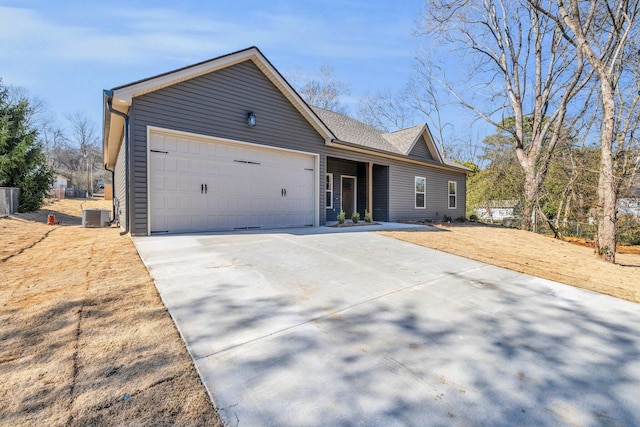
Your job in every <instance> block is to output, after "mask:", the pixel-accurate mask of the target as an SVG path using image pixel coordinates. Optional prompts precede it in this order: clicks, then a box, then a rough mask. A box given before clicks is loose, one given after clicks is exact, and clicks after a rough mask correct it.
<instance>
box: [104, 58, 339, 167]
mask: <svg viewBox="0 0 640 427" xmlns="http://www.w3.org/2000/svg"><path fill="white" fill-rule="evenodd" d="M244 61H252V62H253V63H254V64H255V65H256V66H257V67H258V68H259V69H260V71H261V72H262V73H263V74H264V75H265V76H266V77H267V78H268V79H269V80H270V81H271V82H272V83H273V84H274V85H275V86H276V87H277V88H278V90H280V92H281V93H282V94H283V95H284V96H285V97H286V98H287V100H288V101H289V102H290V103H291V104H292V105H293V106H294V107H295V108H296V109H297V110H298V111H299V112H300V113H301V114H302V116H303V117H304V118H305V119H306V120H307V121H308V122H309V123H310V124H311V125H312V126H313V127H314V128H315V129H316V131H317V132H318V133H319V134H320V135H321V136H322V137H323V138H324V139H325V140H326V141H327V142H330V141H331V140H332V139H335V136H334V135H333V134H332V133H331V131H330V130H329V129H328V128H327V127H326V126H325V124H324V123H323V122H322V121H321V120H320V119H319V118H318V117H317V116H316V115H315V114H314V112H313V111H312V110H311V108H310V107H309V105H307V103H306V102H305V101H304V100H303V99H302V98H301V97H300V95H298V93H297V92H296V91H295V90H294V89H293V88H292V87H291V85H290V84H289V83H288V82H287V81H286V80H285V79H284V77H282V75H281V74H280V73H279V72H278V71H277V70H276V69H275V67H274V66H273V65H272V64H271V63H270V62H269V61H268V60H267V59H266V58H265V56H264V55H263V54H262V52H260V50H259V49H258V48H257V47H255V46H254V47H250V48H248V49H244V50H240V51H238V52H234V53H230V54H228V55H224V56H220V57H217V58H214V59H210V60H208V61H203V62H200V63H197V64H194V65H190V66H188V67H184V68H180V69H177V70H174V71H170V72H167V73H163V74H159V75H157V76H154V77H149V78H146V79H143V80H138V81H136V82H133V83H129V84H126V85H122V86H118V87H115V88H113V89H111V90H110V91H105V112H104V135H103V150H104V161H105V164H106V165H107V166H108V167H112V166H113V165H114V163H115V158H116V156H117V153H118V148H119V146H120V143H121V141H122V138H123V128H124V118H123V117H121V116H119V115H112V114H111V112H110V111H108V106H111V107H112V108H113V109H115V110H117V111H120V112H121V113H124V114H127V113H128V111H129V108H130V106H131V103H132V101H133V98H135V97H138V96H141V95H144V94H148V93H151V92H154V91H157V90H160V89H163V88H166V87H169V86H173V85H175V84H177V83H180V82H184V81H187V80H191V79H193V78H196V77H199V76H203V75H205V74H209V73H213V72H216V71H218V70H221V69H224V68H227V67H230V66H232V65H236V64H239V63H241V62H244Z"/></svg>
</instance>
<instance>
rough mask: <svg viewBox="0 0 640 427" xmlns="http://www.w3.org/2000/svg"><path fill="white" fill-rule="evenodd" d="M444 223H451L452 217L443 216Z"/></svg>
mask: <svg viewBox="0 0 640 427" xmlns="http://www.w3.org/2000/svg"><path fill="white" fill-rule="evenodd" d="M442 222H451V217H450V216H449V215H446V214H445V215H443V216H442Z"/></svg>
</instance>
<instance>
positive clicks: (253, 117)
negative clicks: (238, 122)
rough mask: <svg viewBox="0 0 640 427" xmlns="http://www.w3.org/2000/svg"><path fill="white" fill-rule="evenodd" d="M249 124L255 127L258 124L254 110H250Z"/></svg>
mask: <svg viewBox="0 0 640 427" xmlns="http://www.w3.org/2000/svg"><path fill="white" fill-rule="evenodd" d="M247 124H248V125H249V126H251V127H254V126H255V125H256V115H255V114H253V111H250V112H249V113H248V114H247Z"/></svg>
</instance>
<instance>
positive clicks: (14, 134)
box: [0, 80, 53, 212]
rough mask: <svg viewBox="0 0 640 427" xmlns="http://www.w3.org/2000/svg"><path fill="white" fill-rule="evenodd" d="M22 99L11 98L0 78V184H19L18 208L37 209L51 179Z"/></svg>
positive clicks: (51, 174)
mask: <svg viewBox="0 0 640 427" xmlns="http://www.w3.org/2000/svg"><path fill="white" fill-rule="evenodd" d="M29 112H30V107H29V102H28V101H27V100H25V99H21V100H17V101H12V100H10V99H9V96H8V92H7V88H6V87H4V86H3V85H2V80H0V187H18V188H20V205H19V206H18V210H19V211H20V212H31V211H35V210H38V209H40V207H41V206H42V203H43V200H44V198H45V196H46V195H47V192H48V191H49V187H50V186H51V183H52V181H53V173H52V171H51V170H50V169H49V167H48V166H47V159H46V156H45V154H44V152H43V150H42V147H41V146H40V144H39V143H38V142H37V138H36V137H37V131H36V130H35V129H34V128H33V127H32V126H31V125H30V124H29V122H28V117H29Z"/></svg>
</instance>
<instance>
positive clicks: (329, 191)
mask: <svg viewBox="0 0 640 427" xmlns="http://www.w3.org/2000/svg"><path fill="white" fill-rule="evenodd" d="M325 186H326V188H325V194H326V201H325V204H326V205H327V209H333V174H332V173H328V174H327V179H326V180H325Z"/></svg>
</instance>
